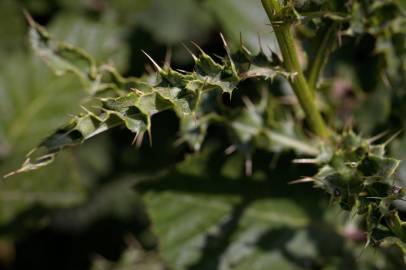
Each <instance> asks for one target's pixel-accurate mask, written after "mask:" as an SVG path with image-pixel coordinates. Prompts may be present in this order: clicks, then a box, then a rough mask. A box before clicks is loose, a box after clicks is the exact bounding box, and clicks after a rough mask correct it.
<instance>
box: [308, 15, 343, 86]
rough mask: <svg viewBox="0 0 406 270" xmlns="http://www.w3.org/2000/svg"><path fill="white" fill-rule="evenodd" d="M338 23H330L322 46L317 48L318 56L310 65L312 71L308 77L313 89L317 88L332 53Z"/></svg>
mask: <svg viewBox="0 0 406 270" xmlns="http://www.w3.org/2000/svg"><path fill="white" fill-rule="evenodd" d="M336 27H337V25H336V24H335V23H332V24H331V25H329V27H328V28H327V31H325V32H324V33H323V34H324V35H323V40H322V41H321V44H320V47H319V49H318V50H317V54H316V57H315V58H314V60H313V61H312V65H311V67H310V72H309V77H308V82H309V87H310V89H312V90H313V91H315V90H316V87H317V80H318V78H319V76H320V73H321V71H322V69H323V67H324V65H325V64H326V61H327V56H328V55H329V54H330V51H331V46H332V44H333V42H334V40H335V35H334V34H335V30H336Z"/></svg>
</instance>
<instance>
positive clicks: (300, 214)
mask: <svg viewBox="0 0 406 270" xmlns="http://www.w3.org/2000/svg"><path fill="white" fill-rule="evenodd" d="M209 148H211V147H206V148H205V150H203V151H202V152H201V153H199V154H197V155H194V156H190V157H188V158H187V159H186V160H185V161H184V162H183V163H182V164H180V165H179V166H177V167H176V169H175V170H174V171H173V172H171V173H169V174H168V175H166V176H164V177H161V178H157V179H156V180H154V181H148V182H140V183H139V184H138V185H137V186H136V188H137V189H138V190H139V191H140V192H141V193H142V194H143V198H144V202H145V205H146V208H147V210H148V212H149V213H150V217H151V220H152V223H153V231H154V232H155V233H156V234H157V236H158V239H159V240H160V248H161V252H162V256H163V258H164V259H165V260H166V262H167V263H168V264H169V266H170V267H171V268H173V269H179V270H182V269H189V270H192V269H193V270H196V269H221V270H228V269H241V270H244V269H253V270H258V269H264V270H265V269H269V267H270V266H272V267H275V268H277V269H281V270H285V269H309V268H321V269H376V268H375V267H377V268H378V269H396V267H398V266H397V265H396V263H397V262H395V261H393V262H390V261H385V259H384V255H383V254H382V253H381V252H380V251H378V250H373V249H372V248H368V249H366V250H364V251H363V255H362V256H359V254H360V252H362V249H363V244H362V241H361V242H360V243H359V244H357V241H356V240H350V239H351V237H352V236H350V235H348V236H346V237H348V238H345V237H344V236H345V231H346V230H349V229H348V228H347V229H346V227H345V226H344V223H343V221H344V220H346V219H347V218H346V217H345V215H344V213H341V214H339V216H340V218H337V214H338V213H337V212H336V214H332V215H331V217H328V215H327V216H326V220H324V219H323V215H325V214H327V213H328V212H329V211H330V212H335V211H337V209H335V208H331V209H328V208H327V209H325V208H324V207H325V206H326V204H327V202H326V201H325V199H322V198H320V197H319V196H318V195H317V192H314V190H311V189H308V187H306V186H292V185H288V184H287V181H288V180H289V179H290V178H291V177H299V176H300V174H301V172H300V169H299V168H298V167H297V165H296V166H295V165H292V164H291V163H290V165H289V162H290V161H289V160H288V159H287V160H286V158H282V160H281V161H280V162H279V163H278V166H277V167H276V168H278V167H280V168H281V169H280V170H278V169H276V170H274V171H272V172H271V171H269V169H264V168H266V167H267V166H265V167H261V168H258V167H260V166H261V165H260V164H263V163H265V164H266V162H264V160H266V158H265V159H264V156H261V159H259V157H258V159H257V160H255V161H256V162H255V163H254V165H256V166H257V168H256V173H254V175H253V177H252V178H245V177H244V176H243V172H242V171H243V170H240V171H239V172H238V170H237V171H236V168H242V167H243V159H244V158H243V156H241V155H236V156H233V157H232V158H225V157H224V154H221V153H219V152H218V150H215V149H216V148H211V149H210V150H209ZM268 157H269V156H268ZM254 159H255V157H254ZM287 167H289V169H286V168H287ZM304 189H306V191H304ZM322 209H325V211H326V212H325V214H323V210H322ZM328 220H330V221H328ZM361 238H362V237H361ZM350 246H352V247H351V248H350ZM371 258H374V259H373V260H371Z"/></svg>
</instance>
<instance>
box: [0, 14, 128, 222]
mask: <svg viewBox="0 0 406 270" xmlns="http://www.w3.org/2000/svg"><path fill="white" fill-rule="evenodd" d="M2 10H3V9H2ZM18 18H19V19H20V20H21V21H19V23H20V24H22V25H24V24H26V23H25V22H24V20H23V16H22V11H21V16H19V17H18ZM69 18H71V19H72V23H69V24H65V23H63V24H62V23H61V22H60V21H59V22H58V20H56V21H55V22H54V23H52V24H51V27H52V28H53V29H55V31H57V32H58V33H59V34H63V37H64V38H66V39H68V40H70V41H72V42H73V43H75V44H76V45H78V46H84V47H86V48H88V49H90V50H92V51H94V52H95V54H96V56H97V57H98V59H106V58H107V59H108V58H109V57H110V56H111V57H112V58H113V59H115V62H117V63H118V64H120V65H121V66H122V67H124V66H125V59H123V58H124V57H122V56H119V55H120V54H121V55H125V52H126V47H125V46H124V45H120V44H122V43H121V42H122V41H123V40H122V39H120V38H119V35H120V31H119V30H118V28H117V27H116V26H115V25H114V22H113V21H111V20H109V19H104V18H103V19H101V20H102V22H106V23H102V24H96V23H92V22H91V21H89V20H86V19H83V20H76V19H77V17H75V18H72V17H69V16H68V17H64V19H65V20H68V19H69ZM108 26H110V28H109V27H108ZM83 29H87V30H86V33H87V35H85V34H84V32H81V31H83ZM89 33H91V34H89ZM109 37H110V38H111V39H109ZM117 47H120V48H121V52H120V53H119V54H117V51H116V48H117ZM123 53H124V54H123ZM116 56H118V57H116ZM84 94H85V92H84V91H83V86H82V85H80V83H79V82H77V79H76V78H75V77H74V76H67V77H64V78H57V77H56V76H55V75H53V74H52V72H50V71H49V70H48V69H47V68H46V67H45V66H44V64H43V63H41V62H40V61H39V59H38V58H37V57H32V55H31V54H28V53H14V54H11V55H8V62H7V65H2V67H1V68H0V97H1V98H0V104H1V105H0V158H1V169H0V173H1V174H2V175H4V174H6V173H7V172H9V171H10V170H12V168H13V167H14V168H15V166H16V164H18V163H19V162H21V157H23V155H24V152H26V151H27V149H30V148H31V147H32V144H36V143H38V142H39V141H40V139H41V138H43V137H44V136H46V135H48V134H49V133H48V132H49V131H48V129H49V127H52V126H53V127H57V126H59V123H60V122H61V121H64V119H66V118H67V117H68V114H70V113H72V112H75V111H78V110H79V109H80V108H79V106H78V105H77V104H78V103H79V102H80V100H82V99H83V97H84V96H85V95H84ZM91 147H92V148H93V150H94V151H97V148H98V147H99V146H98V143H96V144H93V145H92V146H91ZM11 153H12V155H11ZM106 160H108V158H107V156H106V155H105V153H104V152H103V151H101V152H100V154H99V155H98V161H97V162H96V163H93V164H97V163H99V164H106V162H108V161H106ZM79 163H80V162H79V161H78V160H77V157H75V156H74V155H72V154H70V153H67V154H66V155H63V156H61V160H60V161H58V162H57V163H56V164H55V165H54V166H51V167H50V168H49V170H44V172H39V173H35V174H33V175H31V176H21V177H17V178H15V179H14V180H12V181H5V182H3V183H2V186H1V190H0V200H1V206H2V209H1V211H0V213H1V222H6V221H9V220H10V219H12V218H13V217H14V215H16V214H17V213H18V212H20V211H22V210H23V209H25V208H26V207H30V206H31V205H33V204H35V203H41V204H44V205H52V206H54V207H56V206H58V205H59V206H68V205H71V204H72V203H74V204H76V203H78V202H80V201H82V200H83V199H84V195H85V193H84V191H85V187H86V186H87V185H88V184H89V183H90V182H92V181H93V180H91V179H92V177H91V173H90V172H91V171H92V170H93V169H92V166H90V167H89V170H88V172H87V173H86V177H84V176H83V175H82V173H83V171H82V170H81V169H82V168H81V167H80V165H79ZM96 167H97V165H96ZM107 168H108V166H105V169H107ZM97 170H99V171H100V169H97ZM101 170H102V171H103V169H101ZM66 172H67V173H66ZM89 173H90V174H89Z"/></svg>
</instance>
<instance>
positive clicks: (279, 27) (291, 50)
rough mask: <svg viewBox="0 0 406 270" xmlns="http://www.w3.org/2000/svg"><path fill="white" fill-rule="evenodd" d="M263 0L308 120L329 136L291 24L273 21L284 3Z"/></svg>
mask: <svg viewBox="0 0 406 270" xmlns="http://www.w3.org/2000/svg"><path fill="white" fill-rule="evenodd" d="M261 1H262V5H263V7H264V9H265V11H266V13H267V15H268V17H269V20H270V21H271V23H272V26H273V29H274V31H275V35H276V38H277V40H278V44H279V47H280V49H281V52H282V57H283V62H284V65H285V68H286V70H287V71H288V72H291V73H292V74H295V76H294V77H293V78H292V80H291V81H290V84H291V85H292V88H293V90H294V92H295V94H296V96H297V98H298V100H299V103H300V105H301V107H302V109H303V110H304V112H305V113H306V120H307V122H308V123H309V125H310V127H311V128H312V130H313V132H315V133H316V134H317V135H318V136H320V137H327V136H328V130H327V128H326V125H325V123H324V120H323V118H322V117H321V115H320V113H319V111H318V110H317V108H316V103H315V99H314V95H313V93H312V91H311V90H310V88H309V85H308V83H307V81H306V79H305V77H304V74H303V71H302V68H301V66H300V63H299V57H298V55H297V50H296V45H295V41H294V38H293V35H292V29H291V25H290V24H289V23H285V22H282V24H280V23H274V22H273V19H272V18H273V17H275V16H277V15H279V14H280V12H281V10H282V5H281V4H280V2H279V0H261Z"/></svg>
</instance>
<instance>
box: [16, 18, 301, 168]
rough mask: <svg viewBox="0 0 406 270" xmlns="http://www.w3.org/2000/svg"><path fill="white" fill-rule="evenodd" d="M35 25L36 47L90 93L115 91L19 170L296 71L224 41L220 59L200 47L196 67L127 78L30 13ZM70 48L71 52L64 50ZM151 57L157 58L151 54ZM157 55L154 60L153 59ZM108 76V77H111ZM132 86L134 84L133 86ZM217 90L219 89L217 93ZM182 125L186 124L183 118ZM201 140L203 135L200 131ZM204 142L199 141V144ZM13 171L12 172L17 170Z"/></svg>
mask: <svg viewBox="0 0 406 270" xmlns="http://www.w3.org/2000/svg"><path fill="white" fill-rule="evenodd" d="M28 20H29V21H30V25H31V40H32V44H33V47H34V50H35V51H36V52H37V53H38V54H39V55H40V56H41V57H42V58H43V59H44V61H46V62H47V63H48V64H50V66H51V68H54V69H55V70H56V71H57V72H59V73H61V74H63V73H65V72H68V71H69V72H73V73H74V74H76V75H78V76H79V78H80V79H81V80H82V81H83V80H85V81H86V80H87V81H86V83H87V84H88V85H89V87H90V89H92V90H91V94H97V93H99V92H100V91H101V90H106V89H114V90H115V91H114V92H113V95H111V94H109V95H108V96H107V97H94V98H93V99H92V100H91V102H90V105H87V106H86V105H85V106H84V113H82V114H79V115H77V116H74V117H73V118H72V119H71V120H70V121H69V123H67V124H66V125H64V126H63V127H62V128H60V129H58V130H57V131H56V132H55V133H53V134H52V135H51V136H49V137H48V138H46V139H45V140H44V141H43V142H42V143H41V144H40V145H39V147H38V148H36V149H34V150H33V151H32V152H30V154H29V155H28V156H27V160H26V161H25V163H24V164H23V166H22V168H20V169H19V170H17V171H15V172H14V173H19V172H24V171H30V170H33V169H37V168H39V167H42V166H44V165H46V164H48V163H50V162H51V161H52V160H53V158H54V156H55V154H56V153H57V152H58V151H60V150H62V149H64V148H66V147H71V146H74V145H77V144H79V143H82V142H84V141H85V140H87V139H90V138H91V137H93V136H95V135H97V134H99V133H102V132H104V131H106V130H108V129H111V128H113V127H116V126H119V125H122V126H125V127H126V128H127V129H128V130H130V131H131V132H133V133H135V134H137V136H138V135H139V134H143V133H144V132H148V133H150V132H151V117H152V116H153V115H154V114H156V113H159V112H162V111H164V110H167V109H172V110H173V111H175V112H176V114H177V115H178V117H179V118H180V120H181V122H183V121H186V122H185V123H189V125H190V123H192V122H191V119H193V118H195V119H197V118H204V115H210V113H213V111H212V110H211V109H210V106H211V105H209V106H207V105H208V104H207V103H209V102H211V101H208V100H210V99H211V98H210V95H214V96H218V95H221V94H222V93H228V94H230V95H231V94H232V93H233V91H234V90H235V89H236V88H237V86H238V84H239V83H240V82H241V81H242V80H245V79H248V78H265V79H273V78H274V77H275V76H277V75H281V76H285V77H291V76H293V75H292V74H289V73H287V72H285V71H284V70H283V68H281V67H280V64H281V62H280V60H279V59H278V58H277V56H276V55H273V56H272V58H268V57H267V56H265V55H264V54H259V55H252V54H251V52H249V51H248V50H247V49H244V50H243V51H242V52H239V53H237V54H235V55H230V53H229V51H228V47H227V44H226V43H225V44H224V45H225V47H226V51H227V52H228V55H227V57H225V58H222V59H220V61H215V60H214V59H213V58H212V57H210V56H209V55H207V54H206V53H205V52H204V51H203V50H201V49H200V48H199V50H200V55H199V57H196V58H195V67H194V71H192V72H186V71H176V70H174V69H172V68H170V67H163V68H160V67H159V66H157V64H156V63H155V62H154V65H156V66H157V73H156V75H155V76H149V77H145V78H139V79H137V78H129V79H125V78H123V77H122V76H121V75H120V74H119V73H118V72H117V71H116V70H115V69H114V68H113V67H112V66H109V65H107V66H106V65H102V66H100V67H97V66H96V65H95V63H94V61H93V60H92V59H91V58H90V56H88V54H87V53H85V52H83V51H82V50H80V49H77V48H75V47H74V46H72V45H67V44H64V43H62V42H58V41H54V40H53V39H52V38H51V35H50V34H49V33H48V32H47V31H46V30H45V29H44V28H43V27H41V26H40V25H38V24H36V23H35V22H34V21H33V20H32V19H31V18H30V17H28ZM66 48H68V51H69V53H70V55H69V57H68V56H67V55H66V54H64V53H65V49H66ZM72 56H73V59H74V60H76V59H79V60H82V59H85V60H86V61H85V62H86V63H87V65H86V67H85V68H84V69H81V68H80V67H79V66H78V65H77V64H76V62H75V61H74V60H72ZM150 60H152V58H151V59H150ZM152 61H153V60H152ZM106 77H107V78H108V81H107V82H106V80H107V79H106ZM129 88H130V89H131V90H132V91H130V90H129ZM213 93H214V94H213ZM182 126H183V127H185V126H187V124H182ZM198 137H199V140H200V141H201V140H202V139H201V138H202V136H198ZM200 144H201V142H200V143H194V144H193V146H194V147H195V148H199V147H200ZM12 174H13V173H12Z"/></svg>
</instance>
